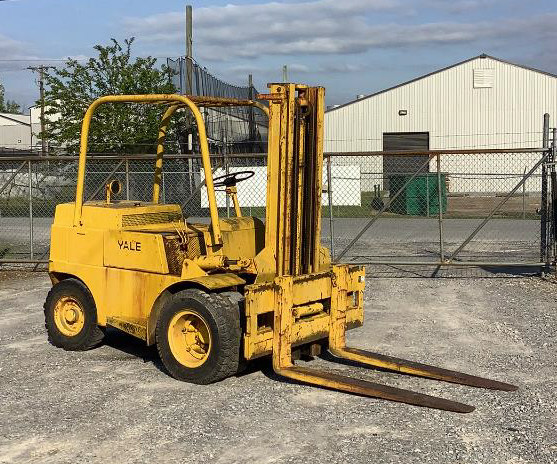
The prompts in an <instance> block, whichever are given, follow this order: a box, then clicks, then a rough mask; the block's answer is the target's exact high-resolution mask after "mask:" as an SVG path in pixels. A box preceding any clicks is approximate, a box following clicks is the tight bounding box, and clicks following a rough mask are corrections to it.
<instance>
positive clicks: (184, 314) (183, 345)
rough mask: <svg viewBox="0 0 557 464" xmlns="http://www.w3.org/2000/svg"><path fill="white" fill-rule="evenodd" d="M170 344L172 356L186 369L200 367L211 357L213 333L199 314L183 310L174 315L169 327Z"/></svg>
mask: <svg viewBox="0 0 557 464" xmlns="http://www.w3.org/2000/svg"><path fill="white" fill-rule="evenodd" d="M168 342H169V345H170V350H171V351H172V354H173V355H174V357H175V358H176V360H178V362H180V364H183V365H184V366H186V367H191V368H194V367H199V366H201V365H202V364H203V363H204V362H205V361H206V360H207V358H208V357H209V353H210V351H211V333H210V331H209V325H208V324H207V322H206V321H205V319H203V318H202V317H201V316H200V315H199V314H197V313H195V312H193V311H190V310H183V311H180V312H178V313H176V314H175V315H174V317H173V318H172V320H171V321H170V324H169V326H168Z"/></svg>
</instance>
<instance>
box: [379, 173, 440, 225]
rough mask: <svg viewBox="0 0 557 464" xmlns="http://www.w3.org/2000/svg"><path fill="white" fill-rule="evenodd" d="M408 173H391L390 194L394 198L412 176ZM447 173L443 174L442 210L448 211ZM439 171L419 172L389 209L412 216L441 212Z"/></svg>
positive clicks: (392, 211)
mask: <svg viewBox="0 0 557 464" xmlns="http://www.w3.org/2000/svg"><path fill="white" fill-rule="evenodd" d="M411 177H412V176H411V175H408V174H391V175H389V177H388V179H389V196H390V198H393V197H394V196H395V195H396V194H397V193H398V192H399V191H400V190H401V189H402V187H404V185H405V184H406V183H407V182H408V180H409V179H410V178H411ZM446 177H447V175H446V174H445V173H442V174H441V211H442V212H443V213H445V212H446V211H447V183H446ZM437 184H438V182H437V173H424V174H418V175H417V176H416V177H414V178H413V179H412V180H411V181H410V182H409V183H408V185H406V188H405V189H404V191H403V192H401V193H400V195H399V196H398V197H397V198H395V199H394V201H391V203H390V205H389V211H390V212H391V213H396V214H408V215H411V216H432V215H437V214H439V193H438V188H437Z"/></svg>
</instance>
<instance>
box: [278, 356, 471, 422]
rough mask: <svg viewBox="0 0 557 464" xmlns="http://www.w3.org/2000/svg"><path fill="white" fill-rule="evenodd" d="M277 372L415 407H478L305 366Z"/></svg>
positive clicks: (459, 409) (464, 410) (462, 409)
mask: <svg viewBox="0 0 557 464" xmlns="http://www.w3.org/2000/svg"><path fill="white" fill-rule="evenodd" d="M275 372H277V374H279V375H282V376H284V377H287V378H290V379H293V380H298V381H300V382H304V383H310V384H312V385H319V386H321V387H324V388H329V389H333V390H340V391H343V392H347V393H353V394H356V395H363V396H369V397H371V398H381V399H384V400H390V401H397V402H399V403H406V404H411V405H414V406H422V407H425V408H433V409H441V410H443V411H451V412H458V413H468V412H472V411H473V410H474V409H475V408H474V406H469V405H467V404H464V403H458V402H456V401H451V400H447V399H444V398H437V397H435V396H430V395H425V394H423V393H417V392H413V391H410V390H404V389H401V388H396V387H389V386H388V385H382V384H378V383H373V382H367V381H365V380H360V379H353V378H351V377H345V376H343V375H339V374H334V373H331V372H323V371H318V370H314V369H307V368H304V367H298V366H293V367H288V368H283V369H279V370H275Z"/></svg>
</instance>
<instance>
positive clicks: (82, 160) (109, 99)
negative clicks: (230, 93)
mask: <svg viewBox="0 0 557 464" xmlns="http://www.w3.org/2000/svg"><path fill="white" fill-rule="evenodd" d="M105 103H182V104H183V105H184V106H187V107H188V108H189V109H190V110H191V112H192V113H193V116H194V118H195V122H196V124H197V130H198V134H199V144H200V148H201V159H202V163H203V171H204V172H205V185H206V186H207V198H208V200H209V212H210V215H211V226H212V235H213V244H214V246H218V245H221V244H222V237H221V235H220V229H219V222H218V210H217V201H216V197H215V189H214V187H213V175H212V170H211V160H210V158H209V144H208V142H207V133H206V130H205V122H204V120H203V116H202V114H201V112H200V111H199V108H198V107H197V105H196V104H195V103H193V102H192V101H191V100H190V99H189V98H188V97H185V96H183V95H175V94H170V95H166V94H165V95H162V94H161V95H108V96H105V97H101V98H98V99H97V100H95V101H94V102H93V103H91V105H90V106H89V108H88V109H87V111H86V113H85V116H84V118H83V123H82V126H81V143H80V148H79V166H78V174H77V190H76V199H75V212H74V221H73V225H74V226H75V227H78V226H80V225H81V216H82V207H83V185H84V181H85V164H86V158H87V143H88V136H89V127H90V125H91V119H92V117H93V114H94V112H95V110H96V109H97V108H98V107H99V106H100V105H102V104H105ZM167 116H168V115H167ZM170 116H171V114H170ZM168 117H169V116H168ZM157 151H158V150H157Z"/></svg>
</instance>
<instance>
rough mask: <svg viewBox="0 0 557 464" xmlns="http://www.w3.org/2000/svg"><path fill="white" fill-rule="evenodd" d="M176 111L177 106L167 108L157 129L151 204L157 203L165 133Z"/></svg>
mask: <svg viewBox="0 0 557 464" xmlns="http://www.w3.org/2000/svg"><path fill="white" fill-rule="evenodd" d="M177 109H178V105H172V106H169V107H168V109H167V110H166V111H165V112H164V115H163V117H162V121H161V125H160V127H159V137H158V139H157V160H156V161H155V180H154V182H153V203H158V202H159V195H160V190H161V182H162V158H163V156H164V141H165V139H166V131H167V130H168V124H169V123H170V119H171V118H172V115H173V114H174V113H175V112H176V110H177Z"/></svg>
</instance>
